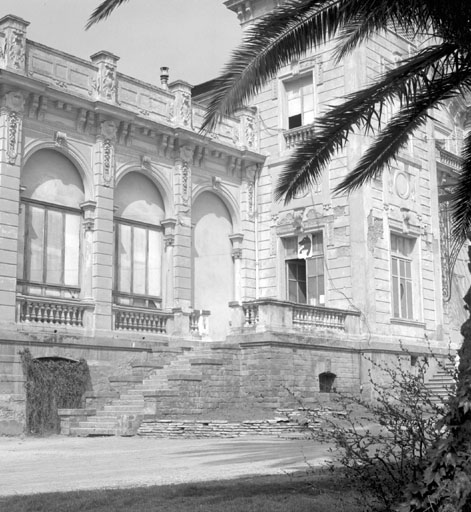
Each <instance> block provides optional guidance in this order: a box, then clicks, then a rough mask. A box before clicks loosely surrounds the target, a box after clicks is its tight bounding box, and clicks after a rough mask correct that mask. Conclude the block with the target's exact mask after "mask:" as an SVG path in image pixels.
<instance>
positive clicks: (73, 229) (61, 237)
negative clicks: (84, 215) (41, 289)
mask: <svg viewBox="0 0 471 512" xmlns="http://www.w3.org/2000/svg"><path fill="white" fill-rule="evenodd" d="M80 221H81V214H80V212H74V211H70V210H65V209H62V208H54V207H50V206H48V205H42V204H36V203H29V202H28V203H27V202H24V203H22V204H21V214H20V222H21V225H20V234H21V233H23V237H22V238H23V239H24V241H23V240H21V242H20V245H19V252H18V260H19V261H18V278H19V279H23V280H25V281H28V282H32V283H41V284H45V285H57V286H71V287H78V286H79V261H80Z"/></svg>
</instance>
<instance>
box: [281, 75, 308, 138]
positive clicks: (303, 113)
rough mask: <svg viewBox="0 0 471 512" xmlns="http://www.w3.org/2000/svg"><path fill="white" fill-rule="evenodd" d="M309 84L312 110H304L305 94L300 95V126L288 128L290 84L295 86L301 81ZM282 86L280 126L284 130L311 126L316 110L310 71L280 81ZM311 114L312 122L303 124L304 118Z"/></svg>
mask: <svg viewBox="0 0 471 512" xmlns="http://www.w3.org/2000/svg"><path fill="white" fill-rule="evenodd" d="M304 80H305V81H306V82H310V85H311V87H312V92H311V93H310V95H311V99H312V110H305V107H304V106H305V102H306V97H307V96H308V95H307V94H302V93H301V94H300V95H299V101H300V114H299V115H300V116H301V124H300V125H297V126H293V127H290V117H294V116H290V115H289V98H288V93H289V86H290V85H291V84H296V83H297V82H298V83H299V82H302V81H304ZM282 85H283V102H284V108H283V109H282V111H283V120H282V125H283V126H284V127H285V129H286V130H299V129H302V128H306V127H307V126H312V124H313V123H314V122H315V119H316V114H317V108H316V85H315V81H314V74H313V72H312V71H310V72H307V73H300V74H299V75H295V76H291V77H289V78H284V79H282ZM309 112H312V118H313V119H312V122H310V123H306V122H305V116H306V115H307V114H308V113H309Z"/></svg>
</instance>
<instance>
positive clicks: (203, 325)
mask: <svg viewBox="0 0 471 512" xmlns="http://www.w3.org/2000/svg"><path fill="white" fill-rule="evenodd" d="M209 315H210V312H209V311H206V310H200V309H194V310H193V311H192V312H191V313H190V317H189V322H190V334H191V335H192V336H207V335H208V333H209Z"/></svg>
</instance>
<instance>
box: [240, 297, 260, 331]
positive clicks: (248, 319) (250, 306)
mask: <svg viewBox="0 0 471 512" xmlns="http://www.w3.org/2000/svg"><path fill="white" fill-rule="evenodd" d="M242 311H243V312H244V319H245V321H244V327H255V325H257V323H258V304H255V303H253V302H244V303H243V304H242Z"/></svg>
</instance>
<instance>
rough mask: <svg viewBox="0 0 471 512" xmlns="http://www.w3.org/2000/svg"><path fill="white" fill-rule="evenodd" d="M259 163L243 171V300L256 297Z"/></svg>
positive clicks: (241, 210) (241, 208) (241, 204)
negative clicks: (256, 195)
mask: <svg viewBox="0 0 471 512" xmlns="http://www.w3.org/2000/svg"><path fill="white" fill-rule="evenodd" d="M259 167H260V165H259V164H254V165H249V166H247V167H245V169H244V170H243V172H242V187H241V201H240V217H241V228H242V233H244V254H243V257H242V259H241V263H240V265H241V269H240V272H241V279H242V288H241V293H242V297H241V299H242V300H248V299H255V298H256V297H255V295H256V289H255V288H256V283H255V281H256V279H255V236H256V234H255V223H256V215H257V212H256V211H255V208H256V197H255V194H256V192H257V184H256V181H257V179H258V176H259Z"/></svg>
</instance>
